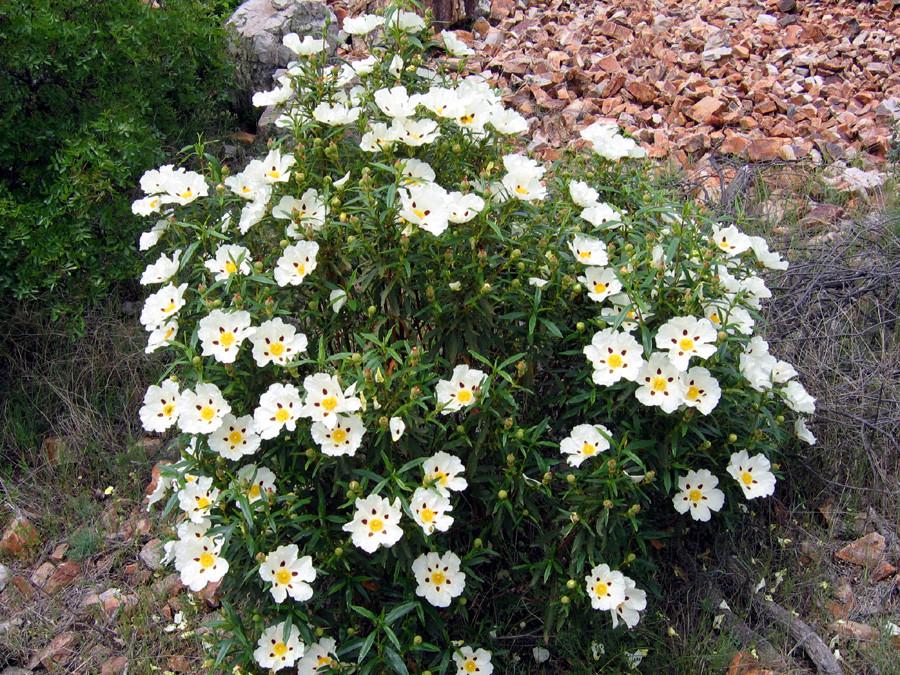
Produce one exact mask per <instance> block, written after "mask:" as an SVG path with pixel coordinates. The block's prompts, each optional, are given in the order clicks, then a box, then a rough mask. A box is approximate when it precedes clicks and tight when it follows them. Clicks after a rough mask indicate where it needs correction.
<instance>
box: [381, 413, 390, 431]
mask: <svg viewBox="0 0 900 675" xmlns="http://www.w3.org/2000/svg"><path fill="white" fill-rule="evenodd" d="M390 423H391V421H390V420H389V419H388V418H387V417H385V416H384V415H382V416H381V417H379V418H378V426H379V427H380V428H382V429H387V428H388V427H389V426H390Z"/></svg>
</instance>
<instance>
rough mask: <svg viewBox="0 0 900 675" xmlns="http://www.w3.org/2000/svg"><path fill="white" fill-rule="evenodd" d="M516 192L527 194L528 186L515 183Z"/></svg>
mask: <svg viewBox="0 0 900 675" xmlns="http://www.w3.org/2000/svg"><path fill="white" fill-rule="evenodd" d="M516 194H519V195H527V194H528V188H526V187H524V186H522V185H516Z"/></svg>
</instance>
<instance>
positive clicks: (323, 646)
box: [297, 17, 381, 675]
mask: <svg viewBox="0 0 900 675" xmlns="http://www.w3.org/2000/svg"><path fill="white" fill-rule="evenodd" d="M378 18H381V17H378ZM348 20H349V19H345V20H344V25H345V26H346V25H347V24H346V22H347V21H348ZM336 653H337V643H336V642H335V641H334V640H332V639H331V638H322V639H321V640H319V641H318V642H316V643H315V644H313V645H310V646H309V647H307V649H306V653H305V654H304V655H303V658H302V659H300V661H298V662H297V675H318V674H319V673H324V672H325V671H326V670H327V669H328V670H329V672H330V670H331V669H334V670H337V669H338V661H337V659H335V658H332V656H331V655H332V654H336Z"/></svg>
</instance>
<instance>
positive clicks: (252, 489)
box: [247, 483, 261, 499]
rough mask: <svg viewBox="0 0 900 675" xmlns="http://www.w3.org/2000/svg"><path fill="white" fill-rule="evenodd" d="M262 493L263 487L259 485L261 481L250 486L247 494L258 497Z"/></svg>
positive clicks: (253, 497) (254, 497)
mask: <svg viewBox="0 0 900 675" xmlns="http://www.w3.org/2000/svg"><path fill="white" fill-rule="evenodd" d="M260 493H261V489H260V487H259V483H254V484H253V485H251V486H250V489H249V490H247V496H249V497H250V498H251V499H256V498H257V497H259V495H260Z"/></svg>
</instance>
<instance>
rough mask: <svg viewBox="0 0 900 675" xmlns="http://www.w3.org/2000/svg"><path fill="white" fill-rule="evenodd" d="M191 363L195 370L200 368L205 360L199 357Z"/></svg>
mask: <svg viewBox="0 0 900 675" xmlns="http://www.w3.org/2000/svg"><path fill="white" fill-rule="evenodd" d="M191 363H192V364H193V365H194V367H195V368H199V367H200V364H201V363H203V359H201V358H200V357H199V356H195V357H194V358H192V359H191Z"/></svg>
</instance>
